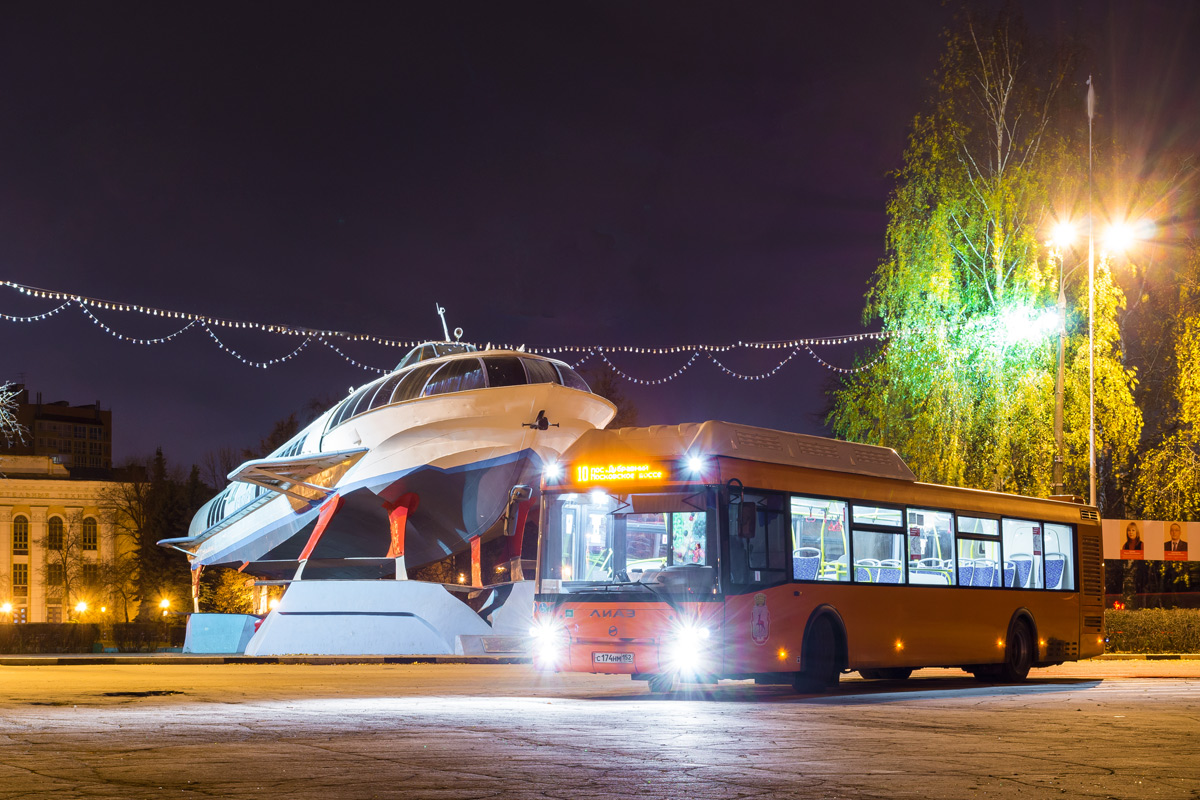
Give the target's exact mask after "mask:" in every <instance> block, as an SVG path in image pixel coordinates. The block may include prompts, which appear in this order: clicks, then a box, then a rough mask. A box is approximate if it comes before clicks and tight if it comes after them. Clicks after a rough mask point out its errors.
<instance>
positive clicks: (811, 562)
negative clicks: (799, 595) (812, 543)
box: [792, 547, 821, 581]
mask: <svg viewBox="0 0 1200 800" xmlns="http://www.w3.org/2000/svg"><path fill="white" fill-rule="evenodd" d="M820 566H821V551H820V550H818V549H817V548H815V547H801V548H800V549H799V550H797V551H795V552H794V553H792V574H793V575H794V576H795V577H796V580H799V581H815V580H816V579H817V570H818V568H819V567H820Z"/></svg>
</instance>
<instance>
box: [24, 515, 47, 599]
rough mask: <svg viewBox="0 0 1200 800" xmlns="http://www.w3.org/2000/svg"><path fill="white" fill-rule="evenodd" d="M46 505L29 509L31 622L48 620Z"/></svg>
mask: <svg viewBox="0 0 1200 800" xmlns="http://www.w3.org/2000/svg"><path fill="white" fill-rule="evenodd" d="M48 511H49V509H47V508H46V506H32V507H30V509H29V616H28V617H27V619H28V621H29V622H45V621H46V549H45V548H44V547H43V546H42V541H43V540H44V539H45V538H46V518H47V517H48V516H49V514H48Z"/></svg>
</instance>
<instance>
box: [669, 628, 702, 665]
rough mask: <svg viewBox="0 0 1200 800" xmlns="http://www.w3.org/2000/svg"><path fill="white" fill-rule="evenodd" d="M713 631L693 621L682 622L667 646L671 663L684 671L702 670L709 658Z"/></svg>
mask: <svg viewBox="0 0 1200 800" xmlns="http://www.w3.org/2000/svg"><path fill="white" fill-rule="evenodd" d="M711 638H712V631H710V630H709V629H708V628H706V627H704V626H703V625H699V624H696V623H693V622H685V623H682V624H680V625H679V626H678V627H676V629H675V630H674V632H673V634H672V636H671V639H670V642H669V646H668V648H667V653H668V659H669V665H670V667H671V668H672V669H674V670H675V671H677V672H682V673H696V672H700V671H701V668H702V667H703V666H704V665H705V663H706V662H707V660H708V645H709V640H710V639H711Z"/></svg>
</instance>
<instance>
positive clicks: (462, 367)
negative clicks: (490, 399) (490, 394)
mask: <svg viewBox="0 0 1200 800" xmlns="http://www.w3.org/2000/svg"><path fill="white" fill-rule="evenodd" d="M482 388H484V380H483V367H482V366H481V365H480V363H479V359H477V358H456V359H454V360H453V361H447V362H446V363H445V364H442V366H440V367H438V371H437V372H435V373H434V374H433V377H432V378H430V379H429V382H428V383H427V384H425V390H424V392H422V394H423V395H424V396H426V397H429V396H430V395H435V394H447V393H448V392H466V391H469V390H471V389H482Z"/></svg>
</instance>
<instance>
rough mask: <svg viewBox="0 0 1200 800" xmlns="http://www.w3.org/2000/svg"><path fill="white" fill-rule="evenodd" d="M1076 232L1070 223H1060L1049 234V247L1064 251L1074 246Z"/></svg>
mask: <svg viewBox="0 0 1200 800" xmlns="http://www.w3.org/2000/svg"><path fill="white" fill-rule="evenodd" d="M1077 236H1078V231H1076V230H1075V225H1074V224H1073V223H1071V222H1060V223H1058V224H1057V225H1055V226H1054V230H1052V231H1051V232H1050V246H1051V247H1053V248H1054V249H1055V250H1060V251H1061V250H1066V249H1068V248H1070V247H1071V245H1073V244H1075V239H1076V238H1077Z"/></svg>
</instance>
